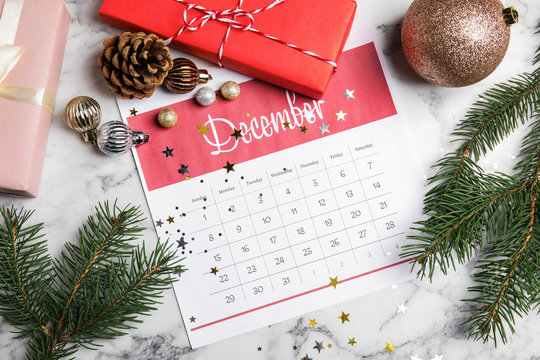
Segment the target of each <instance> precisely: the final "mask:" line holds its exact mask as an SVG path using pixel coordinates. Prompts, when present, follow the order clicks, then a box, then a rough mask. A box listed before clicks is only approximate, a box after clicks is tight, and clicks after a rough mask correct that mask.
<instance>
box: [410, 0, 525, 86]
mask: <svg viewBox="0 0 540 360" xmlns="http://www.w3.org/2000/svg"><path fill="white" fill-rule="evenodd" d="M517 20H518V14H517V11H516V10H515V9H514V8H513V7H510V8H507V9H505V8H504V6H503V5H502V3H501V2H500V0H436V1H434V0H414V1H413V3H412V4H411V6H410V7H409V10H408V11H407V14H406V15H405V18H404V19H403V25H402V29H401V42H402V45H403V51H404V53H405V57H406V58H407V61H409V64H411V66H412V68H413V69H414V71H416V72H417V73H418V74H419V75H420V76H422V77H423V78H424V79H426V80H427V81H429V82H431V83H434V84H437V85H440V86H447V87H458V86H467V85H471V84H474V83H476V82H478V81H480V80H482V79H484V78H485V77H486V76H488V75H489V74H491V73H492V72H493V70H495V69H496V68H497V66H498V65H499V64H500V62H501V61H502V59H503V57H504V55H505V54H506V50H507V48H508V42H509V40H510V25H511V24H513V23H515V22H517Z"/></svg>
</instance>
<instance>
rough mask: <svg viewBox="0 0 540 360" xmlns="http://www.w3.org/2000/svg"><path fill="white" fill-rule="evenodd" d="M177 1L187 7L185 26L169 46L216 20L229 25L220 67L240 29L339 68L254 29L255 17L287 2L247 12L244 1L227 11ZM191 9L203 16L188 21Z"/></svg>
mask: <svg viewBox="0 0 540 360" xmlns="http://www.w3.org/2000/svg"><path fill="white" fill-rule="evenodd" d="M175 1H177V2H179V3H182V4H184V5H186V9H185V10H184V14H183V20H184V25H182V27H181V28H180V30H178V32H177V33H176V35H175V36H172V37H170V38H168V39H167V40H166V44H169V43H170V42H171V41H172V40H173V39H174V38H175V37H177V36H180V34H181V33H182V32H183V31H184V30H189V31H197V30H199V29H200V28H202V27H203V26H204V25H205V24H206V23H207V22H208V21H209V20H216V21H219V22H222V23H225V24H227V25H228V27H227V31H226V32H225V36H224V37H223V41H222V42H221V45H220V47H219V51H218V59H217V60H218V65H219V66H223V64H222V63H221V59H222V57H223V48H224V47H225V43H226V42H227V39H228V38H229V33H230V31H231V28H234V29H238V30H241V31H251V32H253V33H256V34H258V35H261V36H264V37H265V38H267V39H270V40H273V41H277V42H278V43H280V44H283V45H285V46H287V47H290V48H292V49H295V50H298V51H301V52H302V53H304V54H306V55H309V56H312V57H314V58H316V59H319V60H321V61H324V62H326V63H327V64H330V65H331V66H333V67H334V69H336V68H337V64H336V63H335V62H334V61H332V60H328V59H326V58H325V57H322V56H320V55H318V54H316V53H314V52H312V51H308V50H304V49H302V48H300V47H298V46H296V45H294V44H290V43H288V42H285V41H283V40H281V39H279V38H277V37H275V36H272V35H270V34H267V33H264V32H262V31H260V30H258V29H255V28H253V27H252V25H253V23H254V22H255V19H254V17H253V16H254V15H256V14H258V13H260V12H264V11H267V10H270V9H271V8H273V7H274V6H277V5H280V4H282V3H284V2H285V0H275V1H274V2H273V3H271V4H269V5H267V6H265V7H262V8H259V9H255V10H252V11H246V10H243V9H241V8H240V6H242V2H243V0H239V1H238V4H237V5H236V8H235V9H227V10H222V11H215V10H208V9H206V8H204V7H203V6H200V5H196V4H191V3H188V2H187V1H185V0H175ZM191 9H196V10H199V11H200V12H202V13H203V15H200V16H196V17H194V18H192V19H191V20H188V12H189V11H190V10H191ZM231 16H232V18H231ZM237 16H246V17H247V18H248V19H249V23H248V24H247V25H243V24H241V23H240V22H238V21H237V20H236V17H237Z"/></svg>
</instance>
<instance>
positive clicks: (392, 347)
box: [383, 343, 396, 354]
mask: <svg viewBox="0 0 540 360" xmlns="http://www.w3.org/2000/svg"><path fill="white" fill-rule="evenodd" d="M383 350H384V351H388V353H389V354H391V353H392V351H394V350H396V348H395V347H394V343H390V344H389V343H386V347H385V348H384V349H383Z"/></svg>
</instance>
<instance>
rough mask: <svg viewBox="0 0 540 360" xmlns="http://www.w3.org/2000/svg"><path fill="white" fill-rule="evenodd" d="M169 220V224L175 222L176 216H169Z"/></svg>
mask: <svg viewBox="0 0 540 360" xmlns="http://www.w3.org/2000/svg"><path fill="white" fill-rule="evenodd" d="M167 221H168V222H169V224H172V223H173V222H174V216H169V217H168V218H167Z"/></svg>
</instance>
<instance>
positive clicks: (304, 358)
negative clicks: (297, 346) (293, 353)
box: [302, 354, 313, 360]
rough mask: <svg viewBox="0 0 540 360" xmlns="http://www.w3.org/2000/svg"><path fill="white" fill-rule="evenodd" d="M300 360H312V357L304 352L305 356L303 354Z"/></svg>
mask: <svg viewBox="0 0 540 360" xmlns="http://www.w3.org/2000/svg"><path fill="white" fill-rule="evenodd" d="M302 360H313V359H312V358H310V357H309V356H308V354H306V356H304V357H303V358H302Z"/></svg>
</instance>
